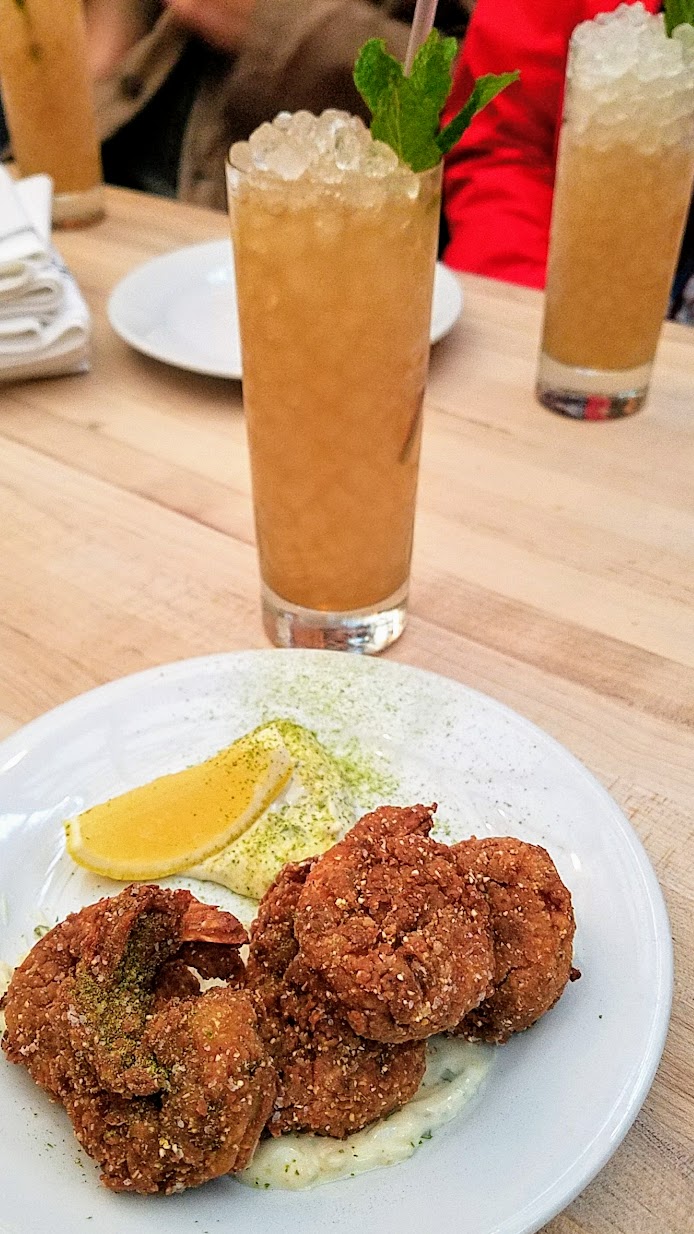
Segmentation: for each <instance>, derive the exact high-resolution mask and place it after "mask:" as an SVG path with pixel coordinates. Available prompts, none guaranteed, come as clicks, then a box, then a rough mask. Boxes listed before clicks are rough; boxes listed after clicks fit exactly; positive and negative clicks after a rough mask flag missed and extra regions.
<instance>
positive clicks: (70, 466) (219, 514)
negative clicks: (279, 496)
mask: <svg viewBox="0 0 694 1234" xmlns="http://www.w3.org/2000/svg"><path fill="white" fill-rule="evenodd" d="M226 234H227V230H226V221H225V218H224V216H223V215H221V214H214V213H211V212H208V211H204V210H199V209H195V208H192V207H183V206H180V205H178V204H175V203H166V202H162V201H160V200H156V199H147V198H145V197H141V196H138V195H135V194H127V193H124V192H119V191H112V192H110V193H109V214H108V218H107V220H106V221H105V222H103V223H102V224H100V225H99V226H97V227H95V228H92V229H90V230H86V231H82V232H73V233H71V234H70V233H61V234H60V236H59V237H58V241H59V245H60V248H61V250H62V253H63V255H64V257H65V258H66V260H67V261H68V262H69V264H70V265H71V266H72V268H73V270H74V272H75V274H76V275H77V278H78V280H79V282H80V284H81V286H82V288H83V290H84V292H85V295H86V297H87V299H88V301H89V303H90V305H91V307H92V309H93V311H94V317H95V350H94V366H93V371H92V373H91V374H89V375H88V376H80V377H75V378H62V379H59V380H55V381H41V382H34V383H26V384H22V385H17V386H14V387H4V386H0V526H1V527H2V550H1V551H0V736H3V735H6V734H9V733H11V732H12V731H13V730H14V729H15V728H17V727H18V726H19V725H21V724H23V723H25V722H26V721H28V720H31V719H32V718H33V717H34V716H37V715H39V714H40V713H41V712H43V711H45V710H46V709H48V708H50V707H52V706H54V705H55V704H57V703H60V702H62V701H63V700H65V699H67V698H70V697H71V696H73V695H75V694H78V693H80V692H82V691H84V690H88V689H89V688H90V687H92V686H94V685H97V684H99V683H101V682H105V681H109V680H110V679H112V678H114V677H119V676H122V675H124V674H126V673H132V672H135V671H137V670H138V669H142V668H146V667H148V666H150V665H153V664H159V663H163V662H166V661H170V660H176V659H180V658H183V657H186V656H192V655H198V654H202V653H205V652H211V651H220V650H232V649H237V648H243V647H262V646H264V645H266V644H265V639H264V635H263V631H262V628H261V623H260V611H259V605H258V598H257V593H258V573H257V563H256V554H255V549H254V545H253V523H252V512H251V505H250V500H249V474H248V463H247V457H246V446H245V436H244V423H243V417H242V413H241V397H240V387H239V386H238V385H237V384H235V383H227V382H223V381H220V380H215V379H212V378H203V377H198V376H194V375H191V374H187V373H183V372H179V371H176V370H174V369H170V368H167V367H165V366H164V365H161V364H159V363H157V362H156V361H151V360H148V359H145V358H144V357H142V356H140V355H138V354H136V353H135V352H134V351H131V350H129V348H128V347H126V346H125V344H123V343H121V342H120V340H119V339H118V338H116V336H115V335H114V334H113V333H112V332H111V330H110V328H109V326H108V323H107V321H106V314H105V308H106V300H107V297H108V295H109V292H110V291H111V289H112V288H113V286H114V285H115V283H116V282H117V281H118V279H120V278H121V277H122V276H123V275H124V274H125V273H126V272H127V271H128V270H130V269H131V268H132V267H133V266H135V265H136V264H138V263H139V262H141V261H143V260H145V259H146V258H148V257H150V256H152V255H153V254H156V253H160V252H165V251H167V250H169V249H173V248H176V247H178V246H180V245H183V244H189V243H195V242H200V241H205V240H211V239H217V238H219V237H222V236H225V235H226ZM463 286H464V291H465V307H464V312H463V315H462V318H461V320H460V322H459V324H458V326H457V327H456V328H455V329H454V330H453V332H452V334H451V335H450V336H449V337H448V338H447V339H446V340H445V341H444V342H443V343H441V344H439V346H438V347H436V348H435V350H434V353H433V356H432V365H431V379H430V383H429V390H428V398H427V405H426V429H425V440H424V446H423V461H422V476H421V488H420V497H419V506H418V522H417V536H416V546H415V555H414V565H413V585H412V593H411V605H410V613H411V616H410V621H409V626H408V629H407V631H406V633H405V635H404V637H403V638H402V640H401V641H400V642H399V643H398V644H397V645H396V646H395V647H394V648H392V649H391V651H390V652H389V653H388V654H389V656H391V657H392V658H393V659H396V660H402V661H405V662H407V663H410V664H417V665H420V666H422V667H425V668H430V669H435V670H437V671H438V672H441V673H444V674H447V675H448V676H451V677H455V678H457V679H459V680H460V681H463V682H466V683H467V684H469V685H471V686H475V687H477V688H478V689H480V690H483V691H485V692H487V693H488V694H491V695H493V696H495V697H496V698H499V699H501V700H503V701H504V702H505V703H508V704H510V706H511V707H514V708H516V709H517V710H518V711H520V712H522V713H523V714H525V715H527V716H529V717H530V718H531V719H532V720H534V721H536V722H537V723H538V724H540V725H541V726H542V727H543V728H545V729H546V730H547V731H548V732H550V733H552V734H553V736H555V737H556V738H558V739H559V741H561V742H563V743H564V744H565V745H566V746H568V748H569V749H570V750H572V751H573V753H574V754H576V755H577V756H578V757H579V758H580V759H582V760H583V761H584V762H585V763H586V765H587V766H588V767H589V768H590V769H591V771H592V772H593V773H594V774H595V775H596V776H597V777H598V778H599V779H600V780H601V781H602V782H603V784H605V785H606V786H607V788H608V789H609V790H610V792H611V793H612V794H613V796H614V797H615V798H616V800H617V801H618V802H619V803H620V805H621V806H622V808H623V809H624V810H625V812H626V814H627V815H628V817H629V818H630V819H631V821H632V823H633V825H634V827H635V828H636V830H637V831H638V833H639V835H640V836H641V838H642V840H643V842H644V844H645V846H646V848H647V850H648V852H649V854H650V857H651V860H652V861H653V864H654V866H655V869H656V871H657V874H658V877H659V879H660V882H661V884H662V886H663V888H664V891H665V895H666V898H667V903H668V908H669V912H670V917H671V921H672V928H673V933H674V939H675V953H676V981H675V1001H674V1010H673V1016H672V1026H671V1030H670V1036H669V1039H668V1044H667V1047H666V1051H665V1056H664V1059H663V1063H662V1065H661V1068H660V1071H659V1073H658V1076H657V1078H656V1081H655V1084H654V1086H653V1089H652V1091H651V1093H650V1095H649V1097H648V1098H647V1100H646V1103H645V1106H644V1108H643V1110H642V1111H641V1114H640V1115H639V1118H638V1120H637V1122H636V1124H635V1126H634V1128H633V1129H632V1131H631V1132H630V1134H629V1135H628V1137H627V1139H626V1141H625V1142H624V1144H623V1145H622V1147H621V1148H620V1149H619V1150H618V1152H617V1153H616V1155H615V1156H614V1158H613V1159H612V1161H611V1162H610V1163H609V1164H608V1166H607V1167H606V1168H605V1169H604V1170H603V1171H602V1173H601V1174H600V1175H599V1176H598V1178H597V1179H596V1180H595V1181H594V1182H593V1183H592V1184H591V1186H589V1187H588V1189H587V1190H586V1191H585V1192H584V1193H583V1195H581V1196H580V1197H579V1198H578V1199H577V1200H576V1201H575V1202H574V1203H573V1204H572V1205H571V1207H570V1208H569V1209H567V1211H566V1212H565V1213H564V1214H563V1215H561V1216H560V1217H558V1218H556V1219H555V1220H554V1221H553V1222H551V1224H550V1225H549V1226H548V1227H546V1228H547V1230H548V1231H551V1234H579V1232H580V1234H692V1232H693V1231H694V822H693V813H692V801H693V800H694V732H693V729H694V606H693V603H694V331H689V330H687V329H686V328H685V327H680V326H673V325H668V326H666V328H665V331H664V336H663V340H662V343H661V348H660V353H659V359H658V364H657V368H656V373H655V379H654V382H653V390H652V395H651V399H650V403H649V405H648V407H647V408H646V410H645V411H643V412H642V413H641V414H639V415H636V416H633V417H632V418H631V419H628V420H624V421H621V422H615V423H598V424H591V423H574V422H572V421H570V420H566V419H564V418H562V417H559V416H555V415H553V414H551V413H550V412H547V411H545V410H544V409H542V408H541V407H540V406H539V405H538V404H537V403H536V402H535V401H534V399H533V397H532V387H533V377H534V369H535V361H536V355H537V347H538V336H539V329H540V315H541V297H540V295H539V293H535V292H530V291H526V290H523V289H518V288H512V287H508V286H505V285H503V284H499V283H492V282H486V281H485V280H482V279H477V278H472V277H469V278H467V277H466V278H464V279H463Z"/></svg>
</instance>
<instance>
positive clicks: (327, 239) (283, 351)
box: [228, 112, 440, 652]
mask: <svg viewBox="0 0 694 1234" xmlns="http://www.w3.org/2000/svg"><path fill="white" fill-rule="evenodd" d="M228 181H229V203H230V212H231V230H232V236H233V243H234V255H235V265H236V281H237V293H238V303H239V318H240V327H241V344H242V355H243V394H244V408H245V413H246V417H247V425H248V440H249V446H250V457H251V469H252V480H253V500H254V507H255V522H256V533H257V541H258V550H259V555H260V570H261V577H262V603H263V613H264V621H265V628H266V631H267V633H268V635H269V637H270V638H271V639H272V640H273V642H275V643H276V644H278V645H280V646H310V647H332V648H342V649H345V650H355V651H363V652H375V651H380V650H381V649H382V648H383V647H386V646H387V645H388V644H389V643H391V642H392V641H393V640H394V639H395V638H397V637H398V636H399V634H400V633H401V632H402V630H403V627H404V623H405V605H406V599H407V589H408V579H409V572H410V556H411V551H412V533H413V524H414V511H415V496H416V489H417V472H418V465H419V445H420V435H421V413H422V400H423V396H424V385H425V381H426V375H427V366H428V357H429V330H430V314H431V298H432V289H433V278H434V267H435V259H436V245H437V235H438V225H439V207H440V167H436V168H434V169H432V170H431V171H427V172H424V173H421V174H420V175H415V174H414V173H413V172H411V171H409V169H407V168H405V167H403V166H402V165H401V164H400V163H399V162H398V159H397V156H396V155H395V154H394V153H393V152H392V151H391V150H390V149H389V148H388V147H386V146H384V145H382V143H380V142H374V141H373V139H372V138H371V136H370V134H369V133H368V131H367V130H366V129H365V128H364V126H363V125H362V124H361V121H358V120H355V119H353V118H350V117H348V116H347V115H346V114H345V113H336V112H326V113H323V116H322V117H320V119H318V120H316V119H315V118H313V117H310V116H309V115H308V114H307V113H305V112H304V113H301V112H300V113H297V115H295V116H294V117H290V116H288V115H281V116H279V117H278V118H277V120H276V121H275V122H274V124H273V125H264V126H262V127H261V129H259V130H257V132H256V133H255V134H254V135H253V136H252V137H251V140H250V143H248V144H247V143H242V144H239V145H237V146H234V147H232V151H231V155H230V163H229V168H228Z"/></svg>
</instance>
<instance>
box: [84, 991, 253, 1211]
mask: <svg viewBox="0 0 694 1234" xmlns="http://www.w3.org/2000/svg"><path fill="white" fill-rule="evenodd" d="M144 1044H145V1045H146V1047H147V1048H148V1049H149V1050H151V1052H152V1056H153V1057H155V1058H156V1060H157V1064H158V1066H159V1067H160V1068H161V1069H162V1071H163V1072H164V1074H165V1076H166V1080H165V1082H164V1083H163V1085H162V1088H161V1089H160V1091H159V1093H158V1094H156V1095H155V1096H153V1097H136V1098H132V1099H127V1098H125V1097H123V1096H122V1095H118V1094H113V1093H110V1092H106V1091H104V1090H101V1091H99V1092H97V1093H96V1094H94V1093H86V1092H84V1091H83V1090H77V1091H73V1092H72V1093H71V1094H70V1095H69V1096H67V1097H66V1098H65V1106H66V1109H67V1111H68V1113H69V1115H70V1118H71V1120H72V1124H73V1127H74V1129H75V1134H76V1135H77V1138H78V1140H79V1141H80V1143H81V1145H82V1147H83V1148H84V1150H85V1152H87V1153H89V1155H90V1156H91V1157H93V1158H94V1159H95V1160H96V1161H98V1162H99V1164H100V1166H101V1168H102V1171H103V1173H102V1181H103V1182H104V1183H105V1184H106V1186H107V1187H110V1188H111V1189H112V1190H113V1191H137V1192H141V1193H145V1194H146V1193H154V1192H167V1193H168V1192H174V1191H183V1190H184V1188H186V1187H196V1186H198V1185H199V1184H200V1183H204V1182H207V1181H208V1180H209V1179H211V1178H218V1177H219V1176H220V1175H222V1174H229V1173H232V1172H235V1171H237V1170H242V1169H244V1168H245V1166H246V1165H248V1163H249V1161H250V1159H251V1157H252V1156H253V1153H254V1151H255V1147H256V1144H257V1143H258V1139H259V1136H260V1133H261V1131H262V1129H263V1127H264V1125H265V1122H266V1120H267V1118H268V1116H269V1114H270V1111H271V1109H272V1103H273V1100H274V1096H275V1090H276V1080H275V1074H274V1069H273V1067H272V1063H271V1061H270V1060H269V1058H268V1055H267V1052H266V1051H265V1049H264V1047H263V1043H262V1040H261V1038H260V1036H259V1034H258V1031H257V1020H256V1016H255V1012H254V1008H253V1005H252V1002H251V1000H250V998H249V996H248V995H247V994H245V993H238V992H236V991H233V990H228V989H226V988H223V987H221V988H217V989H213V990H209V991H208V992H207V993H206V994H204V995H202V996H201V997H199V998H195V999H187V1000H177V1001H174V1002H173V1003H171V1004H170V1005H169V1006H168V1007H167V1008H166V1010H165V1011H161V1012H159V1014H157V1015H155V1016H154V1017H153V1019H152V1021H151V1022H150V1024H149V1025H148V1027H147V1029H146V1033H145V1039H144Z"/></svg>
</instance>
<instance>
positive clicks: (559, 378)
mask: <svg viewBox="0 0 694 1234" xmlns="http://www.w3.org/2000/svg"><path fill="white" fill-rule="evenodd" d="M652 367H653V366H652V365H651V364H642V365H640V366H639V368H633V369H617V370H614V371H610V370H606V369H593V368H578V367H574V366H572V365H569V364H560V363H559V361H558V360H553V359H552V357H551V356H548V355H547V354H546V353H545V352H544V351H543V352H541V353H540V364H539V369H538V374H537V386H536V389H535V393H536V395H537V398H538V400H539V401H540V402H541V403H542V405H543V406H544V407H549V409H550V411H558V412H560V413H561V414H562V415H564V416H572V417H573V419H574V420H614V419H619V418H620V417H622V416H630V415H633V413H634V412H635V411H639V409H640V408H641V407H643V404H644V403H645V401H646V395H647V394H648V384H649V381H650V377H651V369H652Z"/></svg>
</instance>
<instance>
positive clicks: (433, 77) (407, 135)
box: [354, 0, 694, 172]
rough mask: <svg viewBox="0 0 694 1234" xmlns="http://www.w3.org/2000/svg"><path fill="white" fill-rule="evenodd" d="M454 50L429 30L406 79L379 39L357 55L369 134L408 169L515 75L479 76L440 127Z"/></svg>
mask: <svg viewBox="0 0 694 1234" xmlns="http://www.w3.org/2000/svg"><path fill="white" fill-rule="evenodd" d="M678 2H679V3H685V2H687V0H678ZM691 2H694V0H691ZM457 51H458V44H457V42H456V40H455V39H453V38H444V37H443V35H441V34H439V32H438V31H437V30H432V32H431V34H430V35H429V37H428V39H427V40H426V42H425V43H423V44H422V46H421V47H420V48H419V51H418V52H417V55H416V56H415V58H414V61H413V64H412V71H411V73H410V75H409V77H406V76H405V71H404V69H403V67H402V65H401V63H400V61H399V60H396V59H395V57H394V56H391V55H390V54H389V53H388V52H387V51H386V45H385V42H384V41H383V39H369V41H368V42H367V43H365V44H364V46H363V47H362V49H361V51H360V53H359V56H358V59H357V63H356V65H355V67H354V84H355V85H356V87H357V90H358V91H359V93H360V94H361V96H362V98H363V100H364V102H365V103H366V105H367V107H368V108H369V110H370V112H371V115H372V120H371V133H372V135H373V136H374V137H375V138H376V139H377V140H378V141H384V142H386V144H387V145H389V146H390V147H391V148H392V149H393V150H394V151H395V153H396V154H397V155H398V157H399V158H400V159H401V161H402V162H403V163H407V165H408V166H409V167H411V168H412V171H417V172H419V171H426V170H427V169H428V168H429V167H435V166H436V164H437V163H439V162H440V161H441V158H442V156H443V155H444V154H447V153H448V151H449V150H450V149H452V147H453V146H454V145H455V143H456V142H457V141H459V139H460V138H461V137H462V135H463V133H464V132H465V130H466V128H467V127H468V125H469V124H470V122H471V120H472V119H473V117H474V116H476V115H477V113H478V111H481V110H482V108H483V107H486V105H487V103H489V102H491V100H492V99H493V98H495V96H496V95H497V94H499V93H500V92H501V91H502V90H504V89H505V88H506V86H509V85H510V84H511V82H513V81H517V79H518V77H519V76H520V74H519V73H518V72H514V73H500V74H494V73H490V74H488V75H487V76H486V77H480V78H479V79H478V80H477V81H476V82H475V86H474V89H473V91H472V94H471V95H470V98H469V99H468V101H467V103H466V104H465V106H464V107H463V108H462V110H461V111H460V112H458V114H457V116H455V117H454V118H453V119H452V120H451V121H450V123H449V124H447V125H446V126H445V128H443V129H441V126H440V117H441V112H442V111H443V108H444V106H445V104H446V100H447V98H448V95H449V94H450V91H451V86H452V84H453V62H454V60H455V57H456V53H457Z"/></svg>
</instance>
